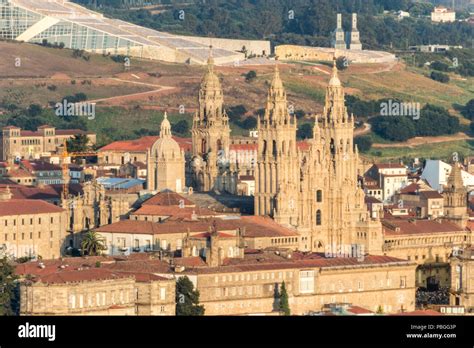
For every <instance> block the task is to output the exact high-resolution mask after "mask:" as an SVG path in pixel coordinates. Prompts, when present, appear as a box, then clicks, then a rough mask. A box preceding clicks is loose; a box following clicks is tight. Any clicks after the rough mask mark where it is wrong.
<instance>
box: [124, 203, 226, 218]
mask: <svg viewBox="0 0 474 348" xmlns="http://www.w3.org/2000/svg"><path fill="white" fill-rule="evenodd" d="M193 214H196V216H198V217H210V216H215V215H217V213H216V212H214V211H212V210H210V209H207V208H200V207H184V208H179V207H178V206H166V205H144V206H142V207H141V208H139V209H138V210H137V211H135V212H133V213H132V215H147V216H174V217H179V218H182V219H191V218H192V215H193Z"/></svg>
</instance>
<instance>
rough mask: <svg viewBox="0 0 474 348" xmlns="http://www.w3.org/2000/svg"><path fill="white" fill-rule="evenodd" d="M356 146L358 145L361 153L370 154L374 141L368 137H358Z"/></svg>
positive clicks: (355, 142) (355, 140)
mask: <svg viewBox="0 0 474 348" xmlns="http://www.w3.org/2000/svg"><path fill="white" fill-rule="evenodd" d="M354 144H355V145H357V148H358V149H359V151H360V152H368V151H369V150H370V148H371V147H372V139H371V138H370V137H368V136H362V137H356V138H355V139H354Z"/></svg>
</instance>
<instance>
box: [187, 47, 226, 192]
mask: <svg viewBox="0 0 474 348" xmlns="http://www.w3.org/2000/svg"><path fill="white" fill-rule="evenodd" d="M198 104H199V108H198V110H197V111H196V113H195V115H194V119H193V127H192V131H191V132H192V141H193V161H192V171H193V179H194V183H195V186H196V189H197V190H198V191H210V190H212V189H215V188H217V187H215V184H216V178H217V177H218V175H219V172H220V168H219V164H220V163H225V159H226V158H227V157H228V155H229V143H230V127H229V118H228V117H227V115H226V113H225V111H224V108H223V104H224V96H223V93H222V88H221V84H220V81H219V78H218V76H217V75H216V74H215V72H214V58H213V57H212V49H211V52H210V54H209V59H208V61H207V71H206V73H205V75H204V77H203V79H202V81H201V87H200V90H199V100H198Z"/></svg>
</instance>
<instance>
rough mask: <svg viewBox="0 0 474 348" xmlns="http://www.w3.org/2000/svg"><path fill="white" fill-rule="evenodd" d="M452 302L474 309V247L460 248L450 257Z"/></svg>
mask: <svg viewBox="0 0 474 348" xmlns="http://www.w3.org/2000/svg"><path fill="white" fill-rule="evenodd" d="M450 265H451V272H452V275H451V283H450V304H451V305H454V306H463V307H464V310H465V311H466V312H470V313H472V312H473V311H474V248H473V247H469V248H465V249H460V250H458V251H457V252H456V253H455V254H454V255H453V256H452V257H451V259H450Z"/></svg>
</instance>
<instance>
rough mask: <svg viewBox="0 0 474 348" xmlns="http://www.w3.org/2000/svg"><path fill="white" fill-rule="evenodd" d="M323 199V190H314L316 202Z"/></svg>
mask: <svg viewBox="0 0 474 348" xmlns="http://www.w3.org/2000/svg"><path fill="white" fill-rule="evenodd" d="M322 201H323V191H322V190H317V191H316V202H322Z"/></svg>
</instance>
